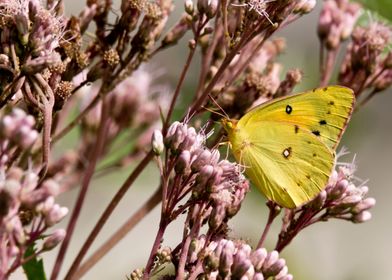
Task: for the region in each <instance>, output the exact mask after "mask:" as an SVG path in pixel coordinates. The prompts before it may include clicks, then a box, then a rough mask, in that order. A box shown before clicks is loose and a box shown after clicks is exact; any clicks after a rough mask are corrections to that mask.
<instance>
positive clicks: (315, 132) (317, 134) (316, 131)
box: [312, 130, 320, 136]
mask: <svg viewBox="0 0 392 280" xmlns="http://www.w3.org/2000/svg"><path fill="white" fill-rule="evenodd" d="M312 133H313V134H314V135H316V136H320V131H318V130H313V131H312Z"/></svg>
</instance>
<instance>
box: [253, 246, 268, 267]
mask: <svg viewBox="0 0 392 280" xmlns="http://www.w3.org/2000/svg"><path fill="white" fill-rule="evenodd" d="M267 254H268V253H267V250H266V249H265V248H260V249H257V250H256V251H254V252H252V254H251V255H250V259H251V261H252V264H253V266H254V267H255V270H256V271H261V268H262V266H263V263H264V260H265V259H266V257H267Z"/></svg>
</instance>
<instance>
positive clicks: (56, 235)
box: [42, 229, 66, 251]
mask: <svg viewBox="0 0 392 280" xmlns="http://www.w3.org/2000/svg"><path fill="white" fill-rule="evenodd" d="M65 235H66V231H65V230H64V229H56V230H55V231H54V232H53V233H52V234H51V235H50V236H49V237H48V238H46V239H45V241H44V244H43V245H42V250H44V251H49V250H52V249H53V248H54V247H56V246H57V245H58V244H59V243H60V242H62V241H63V240H64V238H65Z"/></svg>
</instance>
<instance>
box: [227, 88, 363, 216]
mask: <svg viewBox="0 0 392 280" xmlns="http://www.w3.org/2000/svg"><path fill="white" fill-rule="evenodd" d="M354 102H355V96H354V93H353V91H352V90H351V89H349V88H345V87H341V86H329V87H325V88H318V89H314V90H313V91H308V92H303V93H300V94H297V95H292V96H288V97H283V98H279V99H275V100H272V101H270V102H267V103H264V104H262V105H260V106H258V107H256V108H255V109H253V110H251V111H250V112H248V113H246V114H245V115H244V116H243V117H242V118H241V119H240V120H238V121H237V120H229V119H223V120H222V125H223V127H224V129H225V130H226V132H227V134H228V139H229V142H230V144H231V147H232V151H233V154H234V157H235V159H236V160H237V162H238V163H240V164H241V165H243V166H244V167H245V168H246V169H245V173H246V175H247V176H248V177H249V178H250V179H251V181H252V182H253V184H255V185H256V186H257V187H258V188H259V189H260V190H261V192H262V193H263V194H264V195H265V196H266V197H267V198H268V199H269V200H272V201H274V202H276V203H277V204H279V205H280V206H282V207H286V208H295V207H298V206H300V205H302V204H304V203H306V202H308V201H310V200H312V199H313V198H314V197H315V196H316V195H317V194H318V193H319V192H320V191H321V190H322V189H324V187H325V186H326V184H327V182H328V179H329V176H330V174H331V172H332V169H333V167H334V163H335V149H336V146H337V145H338V143H339V141H340V138H341V136H342V134H343V132H344V130H345V128H346V126H347V122H348V121H349V119H350V117H351V114H352V111H353V106H354Z"/></svg>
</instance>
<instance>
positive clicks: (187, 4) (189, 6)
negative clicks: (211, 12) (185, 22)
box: [184, 0, 194, 15]
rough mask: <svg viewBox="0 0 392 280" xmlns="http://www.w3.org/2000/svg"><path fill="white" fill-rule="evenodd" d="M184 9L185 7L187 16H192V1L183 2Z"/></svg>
mask: <svg viewBox="0 0 392 280" xmlns="http://www.w3.org/2000/svg"><path fill="white" fill-rule="evenodd" d="M184 7H185V12H187V13H188V14H189V15H193V12H194V5H193V1H192V0H185V1H184Z"/></svg>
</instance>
